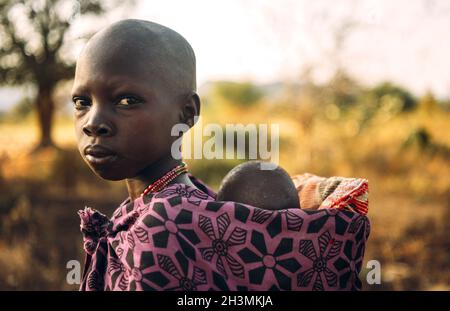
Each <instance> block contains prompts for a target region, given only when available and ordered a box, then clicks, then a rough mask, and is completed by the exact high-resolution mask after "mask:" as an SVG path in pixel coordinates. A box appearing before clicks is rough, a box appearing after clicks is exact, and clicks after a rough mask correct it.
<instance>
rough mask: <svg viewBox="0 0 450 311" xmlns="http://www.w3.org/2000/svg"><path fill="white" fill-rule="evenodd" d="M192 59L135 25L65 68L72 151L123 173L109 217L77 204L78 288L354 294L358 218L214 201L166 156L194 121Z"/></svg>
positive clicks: (110, 174)
mask: <svg viewBox="0 0 450 311" xmlns="http://www.w3.org/2000/svg"><path fill="white" fill-rule="evenodd" d="M195 90H196V77H195V56H194V52H193V50H192V48H191V46H190V45H189V43H188V42H187V41H186V40H185V39H184V38H183V37H182V36H181V35H179V34H178V33H176V32H174V31H173V30H171V29H168V28H167V27H164V26H161V25H158V24H155V23H151V22H147V21H140V20H125V21H121V22H119V23H116V24H113V25H112V26H110V27H108V28H107V29H105V30H103V31H101V32H99V33H97V34H96V35H95V36H94V37H92V38H91V39H90V40H89V42H88V43H87V45H86V46H85V48H84V49H83V51H82V53H81V55H80V57H79V59H78V61H77V66H76V74H75V80H74V85H73V90H72V98H73V103H74V108H75V128H76V136H77V140H78V148H79V151H80V153H81V156H82V157H83V159H84V160H85V161H86V163H87V164H88V165H89V167H90V168H91V169H92V170H93V171H94V172H95V173H96V174H97V175H98V176H100V177H101V178H104V179H108V180H125V182H126V185H127V188H128V193H129V197H128V198H127V199H126V200H125V201H124V202H122V204H121V205H120V206H119V207H118V208H117V210H116V211H115V212H114V214H113V217H112V218H111V219H108V217H106V216H104V215H102V214H101V213H99V212H97V211H95V210H92V209H90V208H85V210H83V211H80V212H79V214H80V217H81V230H82V232H83V234H84V248H85V250H86V253H87V258H86V265H85V269H84V272H83V280H82V284H81V289H82V290H174V289H181V290H269V289H271V290H275V289H283V290H311V289H317V290H321V289H358V288H360V286H361V284H360V281H359V279H358V273H359V271H360V269H361V263H362V259H363V253H364V245H365V241H366V239H367V236H368V232H369V229H368V221H367V218H366V217H364V216H362V215H359V214H357V213H353V212H348V211H339V210H337V209H333V208H332V207H330V208H327V209H323V210H318V211H304V210H301V209H298V208H297V209H288V210H283V211H267V210H262V209H260V208H258V207H255V206H251V205H244V204H238V203H234V202H228V201H226V202H216V201H214V199H215V193H214V192H213V191H212V190H210V189H209V188H208V187H207V186H206V185H204V184H203V183H202V182H201V181H199V180H197V179H195V178H194V177H193V176H192V175H190V174H188V173H187V167H186V165H185V164H184V163H182V162H181V161H179V160H175V159H174V157H173V156H172V154H171V146H172V143H173V142H174V141H175V140H176V139H177V138H178V137H174V136H172V135H171V129H172V128H173V126H174V125H176V124H179V123H184V124H187V125H188V126H189V127H192V126H193V125H194V117H195V116H198V115H199V112H200V101H199V97H198V95H197V94H196V91H195Z"/></svg>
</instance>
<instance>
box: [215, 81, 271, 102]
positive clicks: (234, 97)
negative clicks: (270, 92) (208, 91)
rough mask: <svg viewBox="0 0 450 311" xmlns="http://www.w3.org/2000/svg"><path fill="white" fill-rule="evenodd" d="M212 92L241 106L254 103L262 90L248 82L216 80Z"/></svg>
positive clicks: (260, 95)
mask: <svg viewBox="0 0 450 311" xmlns="http://www.w3.org/2000/svg"><path fill="white" fill-rule="evenodd" d="M214 92H215V93H216V94H217V95H219V96H220V97H222V98H224V99H226V100H228V101H230V102H231V103H233V104H236V105H241V106H249V105H252V104H255V103H256V102H257V101H259V100H260V99H261V97H262V96H263V93H262V91H261V90H260V89H259V88H258V87H257V86H255V85H254V84H252V83H250V82H243V83H240V82H228V81H221V82H217V83H216V84H215V86H214Z"/></svg>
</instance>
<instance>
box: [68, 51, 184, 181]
mask: <svg viewBox="0 0 450 311" xmlns="http://www.w3.org/2000/svg"><path fill="white" fill-rule="evenodd" d="M131 48H132V47H130V49H131ZM167 70H170V68H168V69H167ZM165 83H167V82H165V81H164V79H162V78H161V76H160V73H158V72H155V71H152V66H151V60H148V59H145V60H144V59H139V57H137V58H136V57H135V58H132V57H130V54H129V53H128V52H125V53H120V52H119V53H118V52H112V53H111V54H109V53H108V51H101V52H100V53H96V52H94V51H92V52H89V51H87V52H84V53H82V55H81V57H80V59H79V60H78V63H77V69H76V74H75V80H74V85H73V89H72V99H73V103H74V115H75V131H76V137H77V141H78V149H79V151H80V153H81V155H82V157H83V159H84V160H85V161H86V163H87V164H88V165H89V167H90V168H91V169H92V170H93V171H94V172H95V173H96V174H97V175H99V176H100V177H102V178H104V179H108V180H121V179H125V178H132V177H135V176H137V175H138V174H139V172H140V171H142V170H143V169H144V168H146V167H147V166H148V165H150V164H152V163H154V162H155V161H157V160H158V159H161V158H163V157H166V156H168V155H170V150H171V144H172V142H173V141H174V140H175V139H176V137H172V136H171V134H170V133H171V129H172V126H173V125H174V124H176V123H178V122H180V121H179V114H180V113H179V110H178V109H177V105H176V103H175V102H176V98H175V95H172V94H171V93H172V92H169V91H167V90H169V89H170V88H169V87H167V85H165ZM90 146H93V148H90ZM95 146H97V147H98V148H97V147H95Z"/></svg>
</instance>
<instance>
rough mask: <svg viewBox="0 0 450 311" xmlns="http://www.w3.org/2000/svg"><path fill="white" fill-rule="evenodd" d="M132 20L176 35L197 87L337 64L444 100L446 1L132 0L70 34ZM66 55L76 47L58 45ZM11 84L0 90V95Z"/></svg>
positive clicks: (370, 79)
mask: <svg viewBox="0 0 450 311" xmlns="http://www.w3.org/2000/svg"><path fill="white" fill-rule="evenodd" d="M123 18H140V19H146V20H151V21H154V22H157V23H161V24H163V25H165V26H168V27H170V28H172V29H174V30H176V31H177V32H179V33H180V34H181V35H183V36H184V37H185V38H186V39H187V40H188V41H189V42H190V43H191V45H192V47H193V48H194V51H195V53H196V58H197V78H198V85H202V84H203V83H205V82H207V81H212V80H221V79H227V80H252V81H255V82H257V83H272V82H280V81H290V82H292V81H296V80H297V81H298V79H299V78H300V77H301V76H302V73H303V72H305V71H306V70H307V69H309V72H310V73H311V76H312V78H313V79H314V80H315V81H316V82H325V81H327V79H329V78H330V77H331V75H332V74H333V73H334V72H335V70H336V68H338V67H341V68H344V69H345V70H347V71H348V72H349V73H350V74H351V75H353V76H354V77H355V78H356V79H357V80H358V81H361V82H362V83H364V84H366V85H369V86H370V85H374V84H376V83H379V82H383V81H386V80H390V81H392V82H395V83H397V84H400V85H402V86H404V87H407V88H408V89H410V90H411V91H412V92H413V93H414V94H415V95H417V96H422V95H423V94H424V93H425V92H427V91H428V90H430V91H432V92H433V93H434V94H435V95H436V96H438V97H440V98H450V57H449V56H450V40H448V38H449V34H448V33H449V32H448V30H449V29H450V1H448V0H395V1H389V0H336V1H331V0H315V1H307V0H278V1H271V0H190V1H184V0H137V5H136V7H134V8H131V9H130V8H128V9H125V10H117V11H115V12H112V13H111V14H109V15H108V17H106V18H104V19H103V20H102V21H101V22H98V21H90V20H88V21H86V20H81V21H79V22H78V24H77V25H76V27H74V29H75V30H74V31H73V33H72V34H71V35H72V36H73V37H76V36H78V35H80V34H81V33H82V32H83V31H84V30H85V29H89V28H101V27H102V26H104V25H107V24H108V23H111V22H114V21H116V20H119V19H123ZM67 49H68V53H72V54H73V57H76V54H77V53H78V52H79V51H80V49H81V45H78V46H75V47H74V46H73V45H68V48H67ZM14 96H18V95H17V91H13V90H11V89H3V90H0V106H2V103H4V100H3V99H2V98H8V99H9V101H11V98H14Z"/></svg>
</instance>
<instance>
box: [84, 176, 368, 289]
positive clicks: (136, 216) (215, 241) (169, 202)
mask: <svg viewBox="0 0 450 311" xmlns="http://www.w3.org/2000/svg"><path fill="white" fill-rule="evenodd" d="M191 178H193V177H192V176H191ZM193 181H194V182H195V183H196V185H199V189H202V191H200V190H198V189H195V188H192V187H189V186H187V185H183V184H172V185H169V186H168V187H166V188H165V189H164V190H162V191H160V192H158V193H155V194H153V195H147V196H144V197H140V198H138V199H136V200H135V201H134V202H130V200H129V199H127V200H125V201H124V202H123V203H122V204H121V205H120V206H119V207H118V208H117V210H116V211H115V212H114V214H113V217H112V218H111V219H108V218H107V217H106V216H105V215H102V214H101V213H99V212H98V211H95V210H93V209H90V208H86V209H85V210H84V211H80V212H79V215H80V218H81V221H82V222H81V230H82V232H83V235H84V247H85V250H86V253H87V254H88V258H89V260H88V261H87V262H86V267H85V273H84V275H83V280H82V284H81V288H80V289H81V290H88V291H92V290H94V291H97V290H121V291H129V290H158V291H159V290H184V291H190V290H233V291H234V290H263V291H264V290H359V289H360V288H361V282H360V280H359V277H358V274H359V272H360V270H361V266H362V260H363V256H364V250H365V243H366V241H367V238H368V235H369V231H370V226H369V221H368V219H367V217H366V216H364V215H361V214H359V213H356V212H354V211H349V210H340V209H339V210H338V209H326V208H324V209H320V210H302V209H288V210H281V211H267V210H262V209H259V208H257V207H254V206H250V205H245V204H239V203H235V202H216V201H214V197H215V194H214V193H213V192H212V191H211V190H210V189H209V188H207V186H206V185H204V184H201V182H200V181H198V180H196V179H194V178H193ZM203 190H204V191H203Z"/></svg>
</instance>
